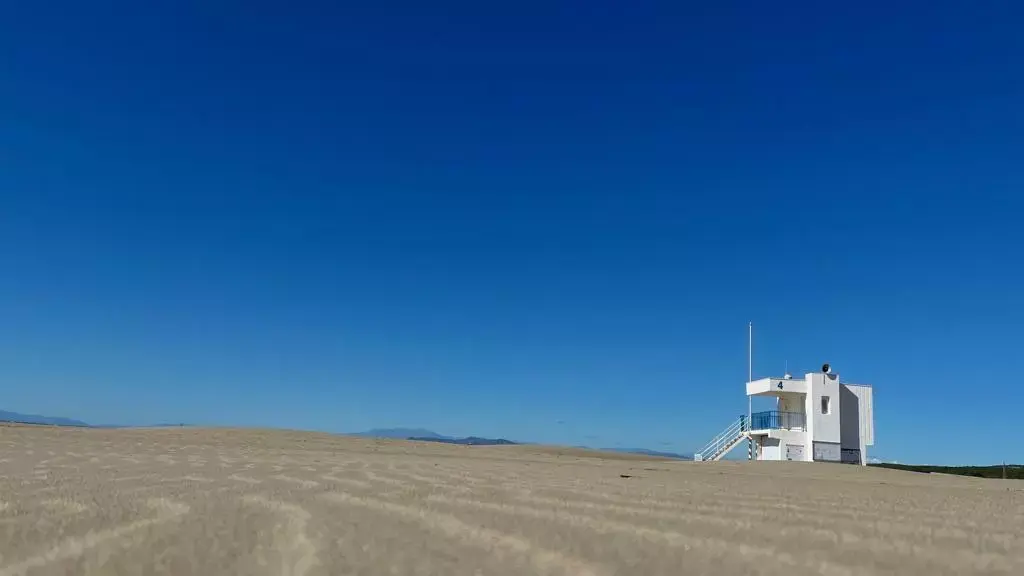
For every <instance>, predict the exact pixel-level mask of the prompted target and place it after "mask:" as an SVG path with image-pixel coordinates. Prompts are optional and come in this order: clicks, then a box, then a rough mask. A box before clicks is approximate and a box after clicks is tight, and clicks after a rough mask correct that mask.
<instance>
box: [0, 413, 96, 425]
mask: <svg viewBox="0 0 1024 576" xmlns="http://www.w3.org/2000/svg"><path fill="white" fill-rule="evenodd" d="M0 422H17V423H18V424H48V425H50V426H79V427H81V426H86V427H87V426H89V425H88V424H86V423H85V422H82V421H81V420H73V419H71V418H62V417H60V416H40V415H39V414H21V413H18V412H7V411H4V410H0Z"/></svg>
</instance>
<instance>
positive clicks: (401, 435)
mask: <svg viewBox="0 0 1024 576" xmlns="http://www.w3.org/2000/svg"><path fill="white" fill-rule="evenodd" d="M353 436H370V437H373V438H397V439H399V440H408V439H410V438H423V439H429V440H445V439H449V437H448V436H443V435H441V434H438V433H437V432H434V431H433V430H426V429H424V428H374V429H373V430H367V431H366V432H357V433H355V434H353Z"/></svg>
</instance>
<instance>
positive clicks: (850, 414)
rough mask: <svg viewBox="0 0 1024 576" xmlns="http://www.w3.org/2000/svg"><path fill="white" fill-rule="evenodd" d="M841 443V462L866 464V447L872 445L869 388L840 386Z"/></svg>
mask: <svg viewBox="0 0 1024 576" xmlns="http://www.w3.org/2000/svg"><path fill="white" fill-rule="evenodd" d="M840 394H842V396H843V403H842V415H841V416H842V425H841V443H842V450H843V461H844V462H851V463H858V464H867V457H868V455H867V447H868V446H870V445H872V444H874V414H872V408H873V406H872V402H873V398H872V391H871V387H870V386H860V385H857V384H842V385H841V389H840Z"/></svg>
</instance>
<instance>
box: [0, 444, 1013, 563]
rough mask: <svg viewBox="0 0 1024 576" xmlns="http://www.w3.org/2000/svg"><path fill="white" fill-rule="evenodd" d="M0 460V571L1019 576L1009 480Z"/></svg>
mask: <svg viewBox="0 0 1024 576" xmlns="http://www.w3.org/2000/svg"><path fill="white" fill-rule="evenodd" d="M0 456H2V459H0V576H16V575H49V574H53V575H57V574H61V575H66V574H168V575H175V576H178V575H185V574H195V575H203V576H208V575H214V574H254V575H275V576H277V575H291V576H316V575H347V574H364V575H376V574H380V575H385V574H387V575H392V574H410V575H426V574H439V575H445V576H448V575H453V576H454V575H467V576H468V575H479V574H483V575H487V574H494V575H499V576H501V575H518V574H550V575H573V576H577V575H578V576H582V575H595V576H604V575H608V576H610V575H614V574H623V575H652V576H653V575H658V574H665V575H676V574H715V575H727V574H744V575H746V574H780V575H782V574H784V575H786V576H793V575H797V574H827V575H837V576H838V575H850V576H853V575H857V576H860V575H869V574H929V575H931V574H1011V573H1012V574H1024V483H1021V482H1019V481H998V480H980V479H971V478H957V477H949V476H938V475H921V474H913V473H907V472H899V471H893V470H876V469H863V468H859V467H851V466H842V465H825V464H801V463H756V464H749V463H746V462H743V463H701V464H695V463H690V462H678V461H667V460H661V459H658V458H652V457H642V456H635V455H623V454H613V453H596V452H588V451H584V450H578V449H555V448H541V447H528V446H500V447H469V446H455V445H446V444H432V443H423V442H405V441H396V440H372V439H366V438H356V437H342V436H333V435H328V434H315V433H303V432H290V431H272V430H237V429H194V428H167V429H146V430H143V429H137V430H127V429H126V430H95V429H72V428H53V427H43V426H0ZM622 475H626V476H629V477H626V478H624V477H622Z"/></svg>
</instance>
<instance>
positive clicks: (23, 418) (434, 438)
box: [0, 410, 693, 460]
mask: <svg viewBox="0 0 1024 576" xmlns="http://www.w3.org/2000/svg"><path fill="white" fill-rule="evenodd" d="M0 422H17V423H19V424H44V425H50V426H77V427H85V428H136V427H137V426H121V425H117V424H98V425H93V424H87V423H85V422H82V421H81V420H74V419H72V418H63V417H60V416H41V415H39V414H21V413H19V412H7V411H4V410H0ZM164 426H182V424H154V425H152V427H164ZM352 436H364V437H369V438H394V439H399V440H416V441H419V442H440V443H443V444H462V445H466V446H511V445H515V444H521V442H513V441H512V440H506V439H505V438H481V437H479V436H467V437H465V438H457V437H454V436H445V435H443V434H438V433H437V432H434V431H433V430H427V429H426V428H374V429H373V430H367V431H366V432H357V433H355V434H352ZM580 448H592V447H590V446H580ZM598 450H608V451H611V452H625V453H629V454H646V455H648V456H660V457H662V458H676V459H680V460H692V459H693V456H687V455H685V454H677V453H675V452H662V451H658V450H648V449H646V448H598Z"/></svg>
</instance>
